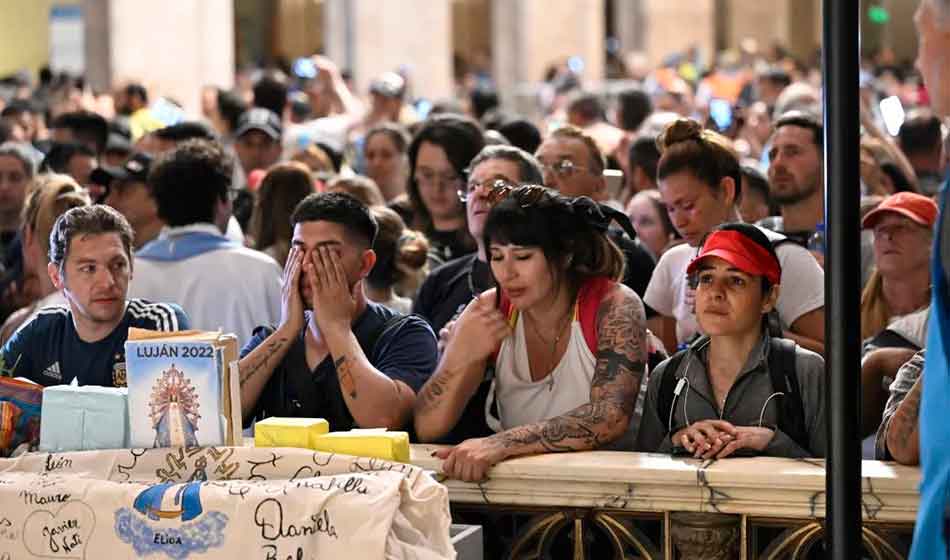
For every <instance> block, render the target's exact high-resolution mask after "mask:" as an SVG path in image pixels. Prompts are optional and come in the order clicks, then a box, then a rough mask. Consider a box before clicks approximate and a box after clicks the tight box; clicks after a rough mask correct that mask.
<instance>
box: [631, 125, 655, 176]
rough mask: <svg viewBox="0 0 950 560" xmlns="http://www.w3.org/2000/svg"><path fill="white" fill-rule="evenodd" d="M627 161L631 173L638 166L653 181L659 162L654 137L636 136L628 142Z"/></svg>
mask: <svg viewBox="0 0 950 560" xmlns="http://www.w3.org/2000/svg"><path fill="white" fill-rule="evenodd" d="M627 162H628V163H629V165H630V172H631V173H632V172H633V170H634V169H637V168H638V167H639V168H642V169H643V173H644V174H646V176H647V177H649V178H650V180H651V181H654V183H655V182H656V168H657V166H658V165H659V164H660V150H659V148H657V147H656V139H654V138H653V137H652V136H649V135H644V136H639V137H637V139H636V140H634V141H633V143H632V144H630V150H629V151H628V152H627Z"/></svg>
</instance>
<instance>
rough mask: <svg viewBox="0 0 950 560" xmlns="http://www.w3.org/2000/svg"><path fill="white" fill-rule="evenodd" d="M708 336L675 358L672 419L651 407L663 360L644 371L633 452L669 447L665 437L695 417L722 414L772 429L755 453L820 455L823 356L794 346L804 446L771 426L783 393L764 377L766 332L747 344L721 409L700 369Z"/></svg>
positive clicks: (741, 422) (775, 421)
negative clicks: (640, 417)
mask: <svg viewBox="0 0 950 560" xmlns="http://www.w3.org/2000/svg"><path fill="white" fill-rule="evenodd" d="M708 341H709V339H708V338H706V337H704V338H703V339H701V340H699V341H697V342H696V343H694V344H693V345H691V346H690V349H689V350H688V354H687V355H686V356H685V357H684V358H683V360H682V361H681V362H680V366H679V369H678V371H677V372H676V373H675V376H676V383H674V385H673V386H674V387H675V386H677V385H682V386H681V390H680V393H679V395H678V396H674V397H673V414H672V418H670V417H669V411H657V401H658V397H659V392H660V380H661V379H662V378H663V372H664V371H665V370H666V366H667V365H668V364H669V360H667V361H665V362H663V363H662V364H660V365H659V366H657V369H656V371H654V372H653V373H652V374H651V375H650V383H649V385H648V386H647V395H646V402H645V403H644V406H643V422H642V424H641V425H640V433H639V437H638V439H637V450H638V451H649V452H653V451H659V452H661V453H669V452H671V451H672V449H673V447H674V445H673V443H672V442H671V441H670V436H672V435H673V434H675V433H676V432H677V431H679V430H680V429H682V428H685V427H686V426H688V425H689V424H692V423H695V422H697V421H699V420H716V419H722V420H726V421H727V422H730V423H731V424H733V425H734V426H737V427H738V426H763V427H767V428H771V429H773V430H775V436H774V437H773V438H772V441H771V442H770V443H769V445H768V447H766V448H765V450H764V451H763V452H762V453H761V455H763V456H772V457H824V456H825V444H826V442H825V361H824V359H823V358H822V357H821V356H819V355H818V354H815V353H814V352H810V351H808V350H805V349H804V348H801V347H800V346H796V347H795V353H796V361H795V369H796V371H797V374H798V384H799V387H800V388H801V394H802V403H803V405H804V412H805V428H806V429H807V431H808V440H809V441H808V448H807V449H804V448H802V447H801V446H800V445H799V444H798V443H796V442H795V441H794V440H792V438H791V437H789V436H788V434H785V433H783V432H782V431H781V430H779V429H778V428H777V426H778V415H779V414H780V412H781V399H782V398H783V397H782V396H781V394H776V393H777V391H776V390H775V389H774V388H773V387H772V379H771V377H770V376H769V371H768V353H769V351H770V348H771V345H770V344H768V336H765V335H763V337H762V339H761V340H760V341H759V343H758V344H757V345H756V346H755V347H754V348H753V349H752V352H751V353H750V354H749V357H748V359H747V360H746V364H745V366H743V368H742V371H741V372H740V373H739V376H738V377H737V378H736V381H735V383H733V385H732V388H731V389H729V392H728V393H727V394H726V402H725V405H724V406H723V410H721V411H720V410H719V408H718V407H717V406H716V398H715V396H714V393H713V390H712V385H711V384H710V383H709V377H708V375H707V373H706V363H707V362H708V348H709V345H708ZM681 378H685V381H682V382H681V381H680V379H681ZM660 416H663V418H660ZM760 419H761V420H760Z"/></svg>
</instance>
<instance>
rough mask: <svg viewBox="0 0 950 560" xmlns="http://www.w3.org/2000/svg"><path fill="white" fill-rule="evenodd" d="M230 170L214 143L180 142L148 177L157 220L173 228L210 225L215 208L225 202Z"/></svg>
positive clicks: (229, 161)
mask: <svg viewBox="0 0 950 560" xmlns="http://www.w3.org/2000/svg"><path fill="white" fill-rule="evenodd" d="M233 170H234V163H233V160H232V159H231V157H230V156H229V155H228V154H227V152H225V150H224V148H223V147H222V146H221V144H219V143H218V142H213V141H209V140H186V141H185V142H182V143H181V144H179V145H178V146H177V147H176V148H175V149H174V150H172V151H170V152H167V153H165V154H164V155H162V156H161V157H159V159H158V160H157V161H156V162H155V163H154V164H153V166H152V169H151V171H150V173H149V176H148V185H149V188H150V189H151V191H152V195H153V196H154V197H155V201H156V203H157V204H158V215H159V217H161V218H162V220H164V221H165V222H166V223H167V224H168V225H170V226H173V227H175V226H186V225H189V224H194V223H198V222H213V220H214V210H215V204H216V203H217V202H218V201H221V200H227V198H228V194H229V191H230V187H231V174H232V173H233Z"/></svg>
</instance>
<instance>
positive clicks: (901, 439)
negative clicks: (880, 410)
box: [887, 375, 924, 455]
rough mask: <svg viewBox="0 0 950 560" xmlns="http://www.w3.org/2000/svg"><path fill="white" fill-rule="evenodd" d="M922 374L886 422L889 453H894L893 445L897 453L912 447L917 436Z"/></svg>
mask: <svg viewBox="0 0 950 560" xmlns="http://www.w3.org/2000/svg"><path fill="white" fill-rule="evenodd" d="M923 379H924V377H923V375H921V376H920V377H918V378H917V381H916V382H914V386H913V387H911V389H910V391H909V392H908V393H907V396H906V397H904V400H903V401H902V402H901V404H900V406H898V407H897V410H896V411H894V416H891V421H890V422H889V423H888V426H887V431H888V436H889V437H888V438H887V439H888V447H890V448H891V449H890V451H891V454H892V455H893V454H894V451H895V449H894V448H895V447H896V448H899V449H896V451H897V452H898V453H901V451H907V450H908V448H913V446H914V444H915V443H916V442H917V438H918V437H919V435H918V432H917V427H918V425H919V424H918V417H919V416H920V396H921V395H920V393H921V388H922V386H923Z"/></svg>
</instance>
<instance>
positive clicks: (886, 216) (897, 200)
mask: <svg viewBox="0 0 950 560" xmlns="http://www.w3.org/2000/svg"><path fill="white" fill-rule="evenodd" d="M936 221H937V204H936V203H935V202H934V201H933V200H931V199H930V198H928V197H926V196H923V195H920V194H916V193H912V192H899V193H896V194H892V195H891V196H889V197H887V198H885V199H884V200H883V201H882V202H881V204H880V205H879V206H878V207H877V208H876V209H874V210H872V211H871V212H869V213H868V214H867V215H866V216H865V217H864V220H862V222H861V226H862V227H863V228H864V229H870V230H873V231H874V264H875V267H876V269H875V271H874V272H873V273H872V274H871V278H870V279H869V280H868V283H867V286H866V287H865V288H864V292H863V293H862V294H861V338H863V339H869V338H872V337H874V336H876V335H878V334H879V333H880V332H881V331H883V330H884V329H885V328H886V327H887V326H888V325H889V324H890V323H891V322H893V321H894V320H895V319H897V318H899V317H902V316H905V315H909V314H911V313H914V312H917V311H920V310H922V309H923V308H926V307H927V306H928V305H929V304H930V249H931V245H932V242H933V226H934V223H935V222H936ZM921 331H922V329H921ZM922 343H923V340H920V341H918V343H917V344H916V346H917V347H918V348H919V347H920V346H922Z"/></svg>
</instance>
